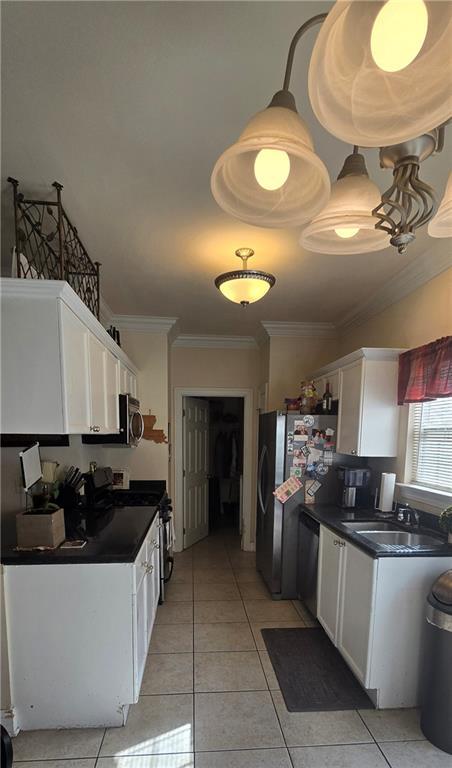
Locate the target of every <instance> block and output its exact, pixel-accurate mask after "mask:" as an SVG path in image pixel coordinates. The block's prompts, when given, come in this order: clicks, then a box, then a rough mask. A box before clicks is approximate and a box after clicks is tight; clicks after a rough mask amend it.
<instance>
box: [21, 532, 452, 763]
mask: <svg viewBox="0 0 452 768" xmlns="http://www.w3.org/2000/svg"><path fill="white" fill-rule="evenodd" d="M314 624H315V623H314V622H313V620H312V617H311V615H310V614H309V612H308V611H307V610H306V608H305V607H304V606H303V605H301V604H300V603H298V602H296V601H294V602H292V601H284V602H275V601H272V600H271V599H270V597H269V595H268V592H267V589H266V587H265V585H264V584H263V582H262V580H261V578H260V576H259V574H258V573H257V571H256V568H255V556H254V554H253V553H248V552H241V551H240V546H239V541H238V538H236V537H234V536H232V535H230V534H221V535H220V534H218V535H212V536H209V537H208V538H207V539H205V540H204V541H202V542H200V543H199V544H196V545H195V546H194V547H192V548H191V549H190V550H187V551H185V552H183V553H181V554H179V555H176V563H175V570H174V578H173V579H172V581H171V583H170V585H169V587H168V592H167V601H166V603H165V604H164V605H163V606H161V607H160V608H159V610H158V613H157V622H156V625H155V628H154V632H153V635H152V639H151V645H150V649H149V657H148V662H147V665H146V669H145V673H144V678H143V685H142V689H141V696H140V701H139V702H138V704H136V705H135V706H133V707H131V709H130V713H129V718H128V721H127V725H126V726H125V728H107V729H92V730H80V731H76V730H72V731H41V732H39V731H35V732H28V733H22V734H20V735H19V736H18V738H17V739H15V740H14V748H15V763H17V765H20V766H22V768H43V766H48V768H388V766H390V768H451V766H452V757H451V756H450V755H447V754H446V753H445V752H442V751H441V750H439V749H436V748H435V747H433V746H432V745H431V744H430V743H429V742H428V741H426V740H425V739H424V737H423V735H422V733H421V730H420V728H419V716H418V713H417V712H416V711H415V710H391V711H378V712H377V711H371V710H365V711H357V710H353V711H346V712H304V713H290V712H288V711H287V709H286V707H285V704H284V700H283V697H282V695H281V692H280V690H279V685H278V681H277V679H276V676H275V674H274V671H273V668H272V665H271V663H270V659H269V657H268V654H267V651H266V648H265V643H264V642H263V639H262V635H261V631H260V630H261V629H262V628H263V627H304V626H312V625H314Z"/></svg>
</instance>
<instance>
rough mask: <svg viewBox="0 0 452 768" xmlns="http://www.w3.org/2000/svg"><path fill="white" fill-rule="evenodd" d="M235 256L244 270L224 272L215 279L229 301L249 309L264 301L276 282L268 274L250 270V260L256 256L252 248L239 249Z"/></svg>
mask: <svg viewBox="0 0 452 768" xmlns="http://www.w3.org/2000/svg"><path fill="white" fill-rule="evenodd" d="M235 255H236V256H238V257H239V259H241V260H242V264H243V266H242V268H241V269H235V270H233V271H232V272H224V273H223V274H222V275H218V277H217V278H216V279H215V285H216V287H217V288H218V290H219V291H221V293H222V294H223V296H225V297H226V298H227V299H229V301H233V302H235V303H236V304H241V305H242V307H247V306H248V304H253V303H254V302H255V301H259V299H262V298H263V297H264V296H265V294H266V293H268V291H269V290H270V288H272V287H273V286H274V284H275V282H276V278H275V277H274V276H273V275H270V274H269V273H268V272H261V271H260V270H257V269H248V268H247V263H248V259H250V258H251V257H252V256H254V251H253V249H252V248H238V249H237V250H236V252H235Z"/></svg>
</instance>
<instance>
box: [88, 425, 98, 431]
mask: <svg viewBox="0 0 452 768" xmlns="http://www.w3.org/2000/svg"><path fill="white" fill-rule="evenodd" d="M90 429H92V430H93V432H100V427H98V426H94V427H90Z"/></svg>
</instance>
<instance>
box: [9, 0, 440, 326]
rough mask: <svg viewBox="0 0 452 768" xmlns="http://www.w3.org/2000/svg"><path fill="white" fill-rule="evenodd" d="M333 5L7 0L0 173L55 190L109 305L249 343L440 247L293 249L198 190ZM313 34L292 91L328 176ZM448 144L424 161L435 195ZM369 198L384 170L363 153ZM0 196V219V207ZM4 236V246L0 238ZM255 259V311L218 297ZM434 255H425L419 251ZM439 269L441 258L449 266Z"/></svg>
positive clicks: (373, 285)
mask: <svg viewBox="0 0 452 768" xmlns="http://www.w3.org/2000/svg"><path fill="white" fill-rule="evenodd" d="M331 5H332V3H328V2H326V3H325V2H321V1H319V2H287V3H286V2H52V3H45V2H31V3H29V2H3V3H2V11H3V13H2V16H3V19H2V36H3V46H2V47H3V109H2V114H3V163H2V191H5V189H7V187H8V185H7V184H6V182H5V178H6V176H8V175H12V176H15V177H16V178H18V179H19V180H20V181H21V183H22V188H23V190H24V191H26V192H27V193H31V192H39V193H40V194H45V193H47V192H48V191H49V190H50V189H51V187H50V184H51V182H52V181H54V180H55V179H57V180H58V181H60V182H61V183H62V184H63V185H64V192H63V195H64V197H63V201H64V204H65V207H66V209H67V211H68V213H69V215H70V217H71V219H72V220H73V221H74V223H75V224H76V226H77V227H78V230H79V233H80V235H81V237H82V239H83V241H84V243H85V245H86V247H87V249H88V252H89V253H90V255H91V257H92V258H93V259H95V260H99V261H101V262H102V272H101V275H102V282H101V285H102V293H103V295H104V298H105V299H106V301H107V302H108V304H109V305H110V306H111V307H112V309H113V310H114V312H115V313H120V314H122V313H124V314H142V315H169V316H176V317H179V318H180V329H181V331H182V332H184V333H216V334H221V333H223V334H244V335H247V334H251V333H254V332H255V330H256V327H257V325H258V322H259V321H260V320H263V319H265V320H284V321H332V322H338V321H339V320H340V319H341V318H342V317H343V316H344V315H346V314H347V313H349V312H350V310H351V309H353V307H354V306H356V305H358V304H362V302H363V301H364V300H366V297H367V296H371V295H372V294H374V293H375V291H376V290H378V289H379V288H380V287H381V286H383V285H384V284H385V283H387V282H388V281H390V280H391V278H392V277H393V276H394V275H396V274H397V273H399V272H400V271H401V270H402V269H403V268H405V267H406V266H407V265H408V264H410V263H411V262H413V260H414V259H419V260H422V259H429V258H434V257H435V253H438V252H439V251H442V255H443V257H444V252H445V251H447V250H448V249H449V251H450V241H447V240H444V241H435V242H434V249H433V250H432V248H431V246H432V245H433V241H431V240H429V238H428V237H427V235H426V232H423V233H421V234H420V235H419V236H418V239H417V241H416V243H415V244H414V245H413V246H412V247H411V248H410V249H409V252H408V254H407V255H405V256H400V255H398V254H397V252H396V251H395V249H393V248H388V249H386V250H385V251H382V252H379V253H375V254H369V255H360V256H344V257H341V256H322V255H316V254H312V253H308V252H305V251H303V249H302V248H301V247H300V245H299V244H298V238H299V232H298V231H295V230H267V229H259V228H256V227H251V226H248V225H246V224H241V223H240V222H237V221H235V220H233V219H231V218H230V217H229V216H227V215H226V214H225V213H223V212H222V211H221V210H220V209H219V208H218V207H217V205H216V203H215V202H214V200H213V198H212V195H211V193H210V173H211V170H212V167H213V165H214V162H215V160H216V158H217V157H218V155H219V154H220V153H221V152H222V151H223V150H224V149H225V148H226V147H227V146H228V145H229V144H231V143H233V141H235V140H236V138H237V136H238V134H239V133H240V132H241V130H242V128H243V126H244V125H245V123H246V121H247V119H248V118H249V117H250V116H251V115H252V114H254V113H255V112H257V111H258V110H260V109H262V108H263V107H264V106H266V104H267V103H268V102H269V101H270V99H271V96H272V95H273V93H274V92H275V91H276V90H278V89H279V88H280V87H281V83H282V76H283V71H284V65H285V57H286V54H287V49H288V45H289V42H290V39H291V36H292V35H293V33H294V31H295V30H296V28H297V27H298V26H299V25H300V24H301V23H303V22H304V21H305V20H306V19H308V18H309V17H310V16H312V15H313V14H314V13H319V12H322V11H324V10H328V9H329V7H331ZM315 34H316V33H315V31H314V30H313V31H312V32H310V33H309V35H308V37H306V38H305V39H304V40H303V41H302V42H301V44H300V46H299V49H298V51H297V54H296V60H295V66H294V73H293V79H292V90H293V92H294V94H295V97H296V100H297V105H298V108H299V111H300V113H301V114H302V115H303V117H304V118H305V119H306V120H307V122H308V125H309V126H310V128H311V131H312V134H313V137H314V142H315V145H316V149H317V152H318V154H319V155H320V156H321V157H322V158H323V160H324V161H325V163H326V165H327V167H328V170H329V172H330V175H331V177H332V179H333V180H334V178H335V177H336V175H337V173H338V172H339V170H340V168H341V166H342V162H343V159H344V157H345V156H346V155H347V154H348V153H349V151H350V148H349V147H347V146H345V145H343V144H342V143H341V142H339V141H338V140H336V139H335V138H333V137H332V136H330V135H329V134H328V133H327V132H326V131H324V129H323V128H321V126H320V125H319V124H318V123H317V122H316V120H315V118H314V116H313V113H312V111H311V109H310V106H309V101H308V95H307V89H306V75H307V67H308V59H309V53H310V51H311V50H312V44H313V40H314V38H315ZM451 134H452V131H449V135H448V136H447V137H446V142H447V145H446V151H445V152H443V154H442V155H438V156H436V157H432V158H430V159H429V160H427V161H426V163H425V165H424V166H423V168H422V175H423V178H425V180H426V181H427V182H430V183H433V184H434V185H435V186H436V188H437V190H438V193H439V196H440V197H441V196H442V194H443V190H444V187H445V184H446V179H447V174H448V170H449V166H450V151H451V146H452V135H451ZM364 154H365V156H366V159H367V163H368V170H369V173H370V175H371V177H372V178H373V179H374V181H376V183H377V184H378V185H379V187H380V189H382V190H383V189H385V188H386V187H388V186H389V184H390V180H391V175H390V172H388V171H381V170H380V169H379V167H378V158H377V153H376V151H374V150H366V151H365V152H364ZM9 194H10V192H9V190H8V189H7V195H8V197H7V202H6V208H5V207H4V212H5V211H6V215H7V216H8V211H9V210H10V198H9ZM8 244H9V243H8ZM241 246H250V247H252V248H254V250H255V252H256V255H255V257H254V259H253V262H252V263H250V266H251V264H252V266H253V267H255V268H262V269H264V270H268V271H270V272H273V273H274V274H275V275H276V278H277V283H276V286H275V287H274V288H273V290H272V291H271V292H270V294H269V295H268V296H267V297H266V298H265V299H264V300H263V301H261V302H260V303H258V304H256V305H254V306H250V307H248V308H247V309H246V310H244V309H242V308H241V307H240V306H237V305H233V304H230V303H229V302H227V301H226V300H225V299H224V298H223V297H222V296H221V295H220V294H219V292H218V291H217V290H216V288H215V287H214V285H213V279H214V277H215V276H216V275H217V274H218V273H220V272H223V271H227V270H229V269H232V268H234V267H236V266H237V265H238V261H237V259H236V257H235V256H234V251H235V249H236V248H238V247H241ZM429 251H430V252H429ZM451 263H452V259H451Z"/></svg>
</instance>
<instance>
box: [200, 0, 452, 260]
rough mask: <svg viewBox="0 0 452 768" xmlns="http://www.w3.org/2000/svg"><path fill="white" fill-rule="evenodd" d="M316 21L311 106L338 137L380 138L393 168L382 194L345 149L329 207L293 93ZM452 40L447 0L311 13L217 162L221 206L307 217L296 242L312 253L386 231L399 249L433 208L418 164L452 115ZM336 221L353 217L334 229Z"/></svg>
mask: <svg viewBox="0 0 452 768" xmlns="http://www.w3.org/2000/svg"><path fill="white" fill-rule="evenodd" d="M317 24H321V25H322V27H321V30H320V32H319V35H318V37H317V40H316V43H315V45H314V50H313V54H312V57H311V62H310V66H309V96H310V100H311V104H312V108H313V110H314V113H315V115H316V117H317V118H318V120H319V121H320V123H321V124H322V125H323V126H324V127H325V128H326V130H327V131H329V132H330V133H332V134H333V135H334V136H337V137H338V138H339V139H342V140H343V141H345V142H347V143H348V144H353V145H355V146H363V147H380V165H381V167H382V168H391V169H392V170H393V182H392V184H391V186H390V187H389V189H388V190H387V191H386V192H385V193H384V194H383V195H382V196H381V197H380V196H378V198H377V197H376V196H375V195H376V192H377V191H378V190H377V187H376V186H375V185H374V184H372V182H371V181H370V180H369V179H368V177H367V172H366V171H365V166H364V165H363V163H364V160H362V164H361V171H359V172H349V170H350V167H351V164H352V163H354V168H355V171H356V169H357V167H358V165H357V164H358V160H356V159H355V160H354V161H351V160H350V159H349V158H348V160H349V164H348V166H347V169H345V167H344V169H343V170H342V172H341V174H340V175H339V177H338V180H337V182H336V183H335V184H334V185H333V190H332V197H331V200H330V203H328V204H327V201H328V197H329V190H330V185H329V179H328V174H327V172H326V169H325V166H324V165H323V163H322V161H321V160H320V159H319V157H318V156H317V155H316V154H315V153H314V148H313V143H312V139H311V137H310V134H309V132H308V129H307V127H306V125H305V123H304V122H303V120H302V119H301V117H300V116H299V115H298V113H297V111H296V107H295V99H294V97H293V95H292V93H291V92H290V91H289V84H290V77H291V73H292V66H293V59H294V53H295V49H296V46H297V44H298V41H299V40H300V38H301V37H302V36H303V35H304V34H305V32H307V31H308V30H309V29H311V27H313V26H314V25H317ZM451 39H452V4H451V3H450V2H436V0H336V3H335V4H334V6H333V8H332V9H331V11H330V12H329V13H328V14H326V13H321V14H317V16H313V17H312V18H311V19H309V20H308V21H306V22H305V23H304V24H303V25H302V26H301V27H300V28H299V29H298V30H297V32H296V33H295V35H294V37H293V38H292V42H291V44H290V48H289V54H288V58H287V65H286V72H285V77H284V84H283V88H282V90H281V91H278V92H277V93H276V94H275V96H274V97H273V99H272V101H271V103H270V105H269V107H267V109H265V110H263V111H262V112H258V114H257V115H255V116H254V117H253V118H251V120H250V121H249V123H248V125H247V126H246V128H245V130H244V131H243V133H242V134H241V136H240V137H239V140H238V141H237V142H236V144H233V145H232V146H231V147H229V149H227V150H226V151H225V152H223V154H222V155H221V157H220V158H219V159H218V161H217V163H216V164H215V167H214V169H213V173H212V179H211V188H212V193H213V196H214V198H215V200H216V201H217V203H218V204H219V206H220V207H221V208H223V210H225V211H226V212H227V213H230V214H231V215H232V216H235V217H236V218H238V219H241V220H242V221H246V222H248V223H249V224H255V225H257V226H262V227H291V226H298V225H301V224H306V223H307V222H311V224H310V225H309V226H308V227H306V229H305V230H304V232H303V234H302V238H301V241H302V243H303V245H304V246H305V247H306V248H311V249H312V250H316V251H317V250H319V251H323V252H327V253H353V252H358V251H359V252H365V251H374V250H379V249H380V248H384V247H385V244H386V243H387V241H388V238H387V236H388V235H389V242H390V243H391V244H392V245H394V246H396V247H397V249H398V251H399V253H403V252H404V251H405V250H406V247H407V245H408V244H409V243H410V242H412V241H413V240H414V239H415V231H416V229H417V228H418V227H420V226H423V225H425V224H427V223H428V222H429V221H430V219H431V218H432V216H433V214H434V211H435V202H434V190H433V189H432V188H431V187H430V186H429V185H428V184H426V183H425V182H424V181H422V180H421V179H420V178H419V166H420V163H421V162H423V161H424V160H425V159H426V158H427V157H429V156H430V155H431V154H432V153H433V152H440V151H441V150H442V148H443V143H444V132H445V126H446V124H447V122H448V121H450V120H451V119H452V91H451V89H450V77H447V73H446V72H445V68H446V67H447V64H448V63H449V66H450V64H451V63H452V61H451V59H452V57H451V54H450V50H451V49H450V40H451ZM355 154H356V153H355ZM346 165H347V163H346ZM363 168H364V172H362V170H363ZM344 170H345V172H344ZM358 189H362V190H363V194H362V197H361V201H359V200H358V198H359V195H358ZM347 217H348V218H347ZM339 219H340V220H341V221H342V220H344V219H347V221H348V223H349V226H345V224H344V226H340V225H339V226H332V223H331V222H334V221H336V220H339ZM352 219H354V220H355V221H358V222H359V223H356V224H353V225H352V223H351V220H352ZM372 225H373V227H375V228H376V234H375V233H373V232H372ZM432 231H434V227H433V226H432ZM341 239H342V240H344V241H348V242H347V244H346V246H345V245H344V246H342V247H341V246H340V240H341ZM320 241H321V245H320ZM358 243H359V247H358ZM321 246H322V247H321ZM325 249H328V250H326V251H325Z"/></svg>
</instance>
